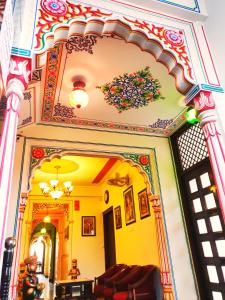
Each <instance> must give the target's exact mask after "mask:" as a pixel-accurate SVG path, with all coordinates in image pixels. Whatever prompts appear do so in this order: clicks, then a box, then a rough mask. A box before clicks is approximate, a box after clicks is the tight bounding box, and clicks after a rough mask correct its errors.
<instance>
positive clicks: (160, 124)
mask: <svg viewBox="0 0 225 300" xmlns="http://www.w3.org/2000/svg"><path fill="white" fill-rule="evenodd" d="M171 123H173V119H169V120H161V119H158V120H157V121H156V122H155V123H153V124H151V125H149V127H151V128H162V129H166V127H168V126H169V125H170V124H171Z"/></svg>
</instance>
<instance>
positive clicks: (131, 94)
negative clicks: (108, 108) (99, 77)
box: [97, 67, 163, 113]
mask: <svg viewBox="0 0 225 300" xmlns="http://www.w3.org/2000/svg"><path fill="white" fill-rule="evenodd" d="M160 87H161V86H160V84H159V81H158V79H154V78H153V77H152V74H151V72H150V69H149V67H146V68H145V69H144V70H140V71H137V72H135V73H132V74H128V73H125V74H123V75H122V76H119V77H116V78H114V79H113V81H112V82H110V83H106V84H104V85H103V86H99V87H97V88H100V89H101V90H102V92H103V93H104V95H105V100H106V102H107V103H108V104H110V105H113V106H115V107H116V109H117V110H118V111H119V112H120V113H121V112H122V111H124V110H128V109H131V108H140V107H142V106H147V105H148V104H149V103H150V102H153V101H156V100H159V99H163V97H162V96H161V93H160V90H159V89H160Z"/></svg>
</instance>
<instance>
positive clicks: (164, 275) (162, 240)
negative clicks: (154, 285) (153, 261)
mask: <svg viewBox="0 0 225 300" xmlns="http://www.w3.org/2000/svg"><path fill="white" fill-rule="evenodd" d="M150 202H151V203H152V208H153V211H154V215H155V227H156V235H157V243H158V250H159V262H160V273H161V282H162V285H163V294H164V299H165V300H174V294H173V285H172V276H171V270H170V262H169V257H168V251H167V246H166V236H165V229H164V224H163V218H162V208H161V202H160V198H159V196H157V195H153V196H151V197H150Z"/></svg>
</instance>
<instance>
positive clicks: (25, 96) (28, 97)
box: [23, 91, 32, 101]
mask: <svg viewBox="0 0 225 300" xmlns="http://www.w3.org/2000/svg"><path fill="white" fill-rule="evenodd" d="M31 97H32V96H31V91H28V92H24V93H23V99H24V100H28V101H30V99H31Z"/></svg>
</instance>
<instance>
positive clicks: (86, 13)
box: [36, 0, 112, 49]
mask: <svg viewBox="0 0 225 300" xmlns="http://www.w3.org/2000/svg"><path fill="white" fill-rule="evenodd" d="M39 13H40V16H39V20H38V23H37V26H36V27H37V28H38V32H37V34H36V37H37V45H36V48H37V49H43V48H44V44H43V39H42V38H43V35H44V34H45V33H47V32H49V31H50V30H51V28H52V26H53V25H55V24H58V23H64V24H67V23H68V21H69V20H71V19H76V18H83V19H87V18H89V17H97V18H102V17H108V16H111V15H112V13H106V12H103V11H101V10H100V9H98V8H93V7H90V6H83V5H80V4H73V3H70V2H69V1H68V0H67V1H63V0H42V1H41V9H40V10H39Z"/></svg>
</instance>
